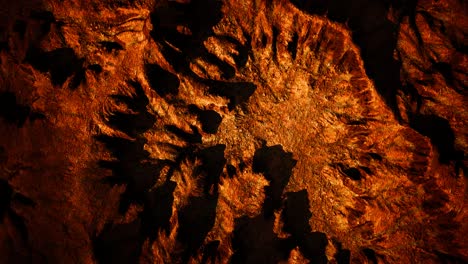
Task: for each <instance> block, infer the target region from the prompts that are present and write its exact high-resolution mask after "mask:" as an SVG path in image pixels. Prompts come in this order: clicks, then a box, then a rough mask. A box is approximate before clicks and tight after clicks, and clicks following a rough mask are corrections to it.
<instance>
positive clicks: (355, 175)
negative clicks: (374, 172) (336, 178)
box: [336, 163, 370, 181]
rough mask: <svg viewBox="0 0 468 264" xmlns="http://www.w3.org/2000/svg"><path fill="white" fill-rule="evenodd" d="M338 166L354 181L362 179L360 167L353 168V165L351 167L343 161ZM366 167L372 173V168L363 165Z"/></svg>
mask: <svg viewBox="0 0 468 264" xmlns="http://www.w3.org/2000/svg"><path fill="white" fill-rule="evenodd" d="M336 166H337V167H338V168H339V169H340V170H341V171H342V172H343V173H344V174H345V175H346V176H347V177H348V178H350V179H352V180H354V181H359V180H361V179H362V177H363V176H362V174H361V172H360V170H359V169H357V168H353V167H349V166H347V165H345V164H342V163H338V164H336ZM363 168H365V169H364V171H366V172H367V171H368V172H369V173H370V170H369V168H366V167H363Z"/></svg>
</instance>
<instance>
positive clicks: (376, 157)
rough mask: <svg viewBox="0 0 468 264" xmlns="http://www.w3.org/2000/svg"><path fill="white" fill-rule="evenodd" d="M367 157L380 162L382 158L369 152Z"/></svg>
mask: <svg viewBox="0 0 468 264" xmlns="http://www.w3.org/2000/svg"><path fill="white" fill-rule="evenodd" d="M369 156H370V157H371V158H372V159H375V160H377V161H382V160H383V158H382V156H381V155H380V154H377V153H373V152H370V153H369Z"/></svg>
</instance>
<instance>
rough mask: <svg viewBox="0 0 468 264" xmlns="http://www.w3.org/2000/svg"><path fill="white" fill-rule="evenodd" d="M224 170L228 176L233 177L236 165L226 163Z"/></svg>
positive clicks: (235, 172)
mask: <svg viewBox="0 0 468 264" xmlns="http://www.w3.org/2000/svg"><path fill="white" fill-rule="evenodd" d="M226 170H227V173H228V175H229V177H230V178H233V177H234V176H235V175H236V174H237V169H236V167H234V166H233V165H231V164H229V165H227V167H226Z"/></svg>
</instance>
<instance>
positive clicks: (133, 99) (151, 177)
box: [93, 81, 176, 263]
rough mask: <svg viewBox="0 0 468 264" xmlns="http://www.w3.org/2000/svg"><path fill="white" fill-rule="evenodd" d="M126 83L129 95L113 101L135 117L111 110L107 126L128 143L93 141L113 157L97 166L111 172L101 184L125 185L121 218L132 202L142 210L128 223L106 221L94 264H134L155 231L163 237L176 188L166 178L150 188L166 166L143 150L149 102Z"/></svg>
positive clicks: (113, 139)
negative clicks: (95, 263) (96, 262)
mask: <svg viewBox="0 0 468 264" xmlns="http://www.w3.org/2000/svg"><path fill="white" fill-rule="evenodd" d="M127 85H128V87H129V88H132V89H133V93H132V96H126V95H114V96H112V98H113V100H115V101H117V102H118V103H122V104H125V106H126V107H127V108H128V109H130V110H132V111H133V112H134V113H132V114H127V113H122V112H119V111H114V112H113V113H111V114H110V118H108V119H107V123H108V125H109V126H111V127H113V128H114V129H116V130H118V131H121V132H124V133H126V134H127V135H129V136H130V137H132V139H126V138H121V137H115V136H109V135H99V136H97V137H96V140H98V141H100V142H102V143H103V144H104V146H105V147H106V148H107V149H108V150H109V152H110V153H111V154H112V157H113V159H112V160H101V161H100V163H99V164H100V166H101V167H103V168H107V169H110V170H111V172H112V175H111V176H110V177H107V178H105V182H107V183H110V184H113V185H114V184H119V185H121V184H125V185H126V188H125V191H124V193H122V195H121V199H120V208H119V209H120V213H121V214H125V213H126V212H127V210H128V209H129V207H130V206H131V205H132V204H138V205H141V206H143V210H142V211H141V212H140V213H139V214H138V216H137V218H136V220H134V221H133V222H131V223H126V224H113V223H108V224H107V226H106V228H105V229H104V230H103V231H102V232H101V233H100V234H97V236H96V237H95V238H94V239H93V245H94V253H95V256H96V258H97V260H98V261H99V263H137V262H138V259H139V256H140V253H141V248H142V245H143V243H144V242H145V240H146V239H148V238H149V239H150V240H151V241H153V240H154V239H155V238H156V235H157V234H158V232H159V230H163V231H165V232H166V233H167V232H169V229H170V223H169V220H170V218H171V216H172V204H173V201H174V197H173V192H174V190H175V187H176V184H175V182H173V181H170V177H168V178H167V180H166V181H165V182H164V183H163V184H162V185H161V186H159V187H157V188H154V189H153V186H154V185H155V184H156V181H157V180H158V177H159V174H160V171H161V169H162V168H163V167H164V166H166V165H168V163H170V162H169V161H164V160H154V159H152V158H150V155H149V152H148V151H146V150H145V148H144V146H145V144H146V143H147V140H146V139H145V137H144V136H143V133H144V132H146V131H147V130H148V129H150V128H152V127H153V125H154V124H155V122H156V118H155V117H154V116H153V115H151V114H150V113H148V111H147V109H146V107H147V105H148V103H149V100H148V98H147V97H146V95H145V93H144V91H143V88H142V87H141V85H140V84H139V83H137V82H133V81H130V82H128V83H127Z"/></svg>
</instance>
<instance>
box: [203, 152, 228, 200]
mask: <svg viewBox="0 0 468 264" xmlns="http://www.w3.org/2000/svg"><path fill="white" fill-rule="evenodd" d="M225 149H226V145H222V144H220V145H216V146H213V147H209V148H205V149H203V150H201V151H200V152H199V153H198V155H197V156H198V157H199V158H200V159H201V162H202V164H201V165H200V166H199V167H198V168H197V169H198V171H199V172H200V173H203V174H204V175H205V178H204V186H203V191H204V193H205V195H208V194H210V193H211V189H213V193H214V194H217V193H218V184H219V180H220V177H221V174H222V172H223V169H224V166H225V165H226V158H225V157H224V150H225Z"/></svg>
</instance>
